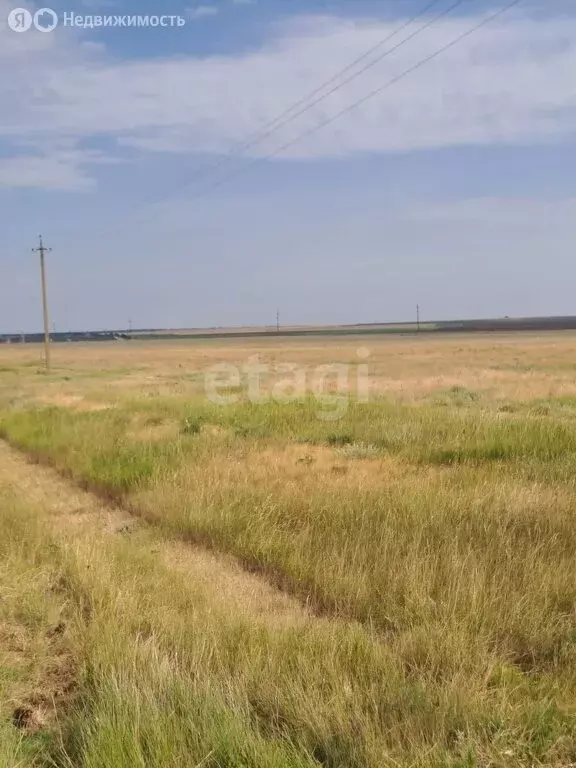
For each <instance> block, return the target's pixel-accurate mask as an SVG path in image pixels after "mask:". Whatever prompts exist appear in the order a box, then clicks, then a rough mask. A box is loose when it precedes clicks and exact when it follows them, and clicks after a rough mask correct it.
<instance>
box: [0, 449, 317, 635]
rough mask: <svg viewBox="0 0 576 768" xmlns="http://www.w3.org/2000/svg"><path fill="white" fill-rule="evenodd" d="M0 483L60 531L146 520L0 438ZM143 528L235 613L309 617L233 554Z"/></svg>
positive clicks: (119, 531)
mask: <svg viewBox="0 0 576 768" xmlns="http://www.w3.org/2000/svg"><path fill="white" fill-rule="evenodd" d="M2 489H6V490H9V491H11V492H13V493H14V494H15V496H16V497H17V498H18V499H19V500H20V501H23V502H24V503H25V502H26V501H29V502H31V503H33V504H34V505H37V506H39V507H40V508H42V509H43V510H44V511H45V513H46V515H47V516H48V517H49V519H50V520H51V522H52V523H53V525H54V527H55V528H56V529H57V530H58V531H59V532H60V533H61V534H62V535H74V532H75V531H78V530H79V529H81V530H85V529H90V528H94V527H95V528H97V529H98V530H100V531H101V532H105V533H108V534H110V535H111V536H116V535H126V534H129V533H130V531H131V530H132V529H134V528H135V527H144V526H145V523H143V522H142V521H141V520H140V519H139V518H135V517H133V516H130V515H129V513H127V512H126V510H124V509H121V508H118V507H113V506H111V505H107V504H105V503H103V502H102V501H101V500H100V499H98V498H97V497H96V496H94V495H93V494H91V493H89V492H87V491H83V490H81V489H79V488H78V487H77V486H75V485H74V484H73V483H72V482H70V481H68V480H66V479H64V478H63V477H61V476H60V475H59V474H58V473H57V472H56V471H55V470H53V469H50V468H49V467H45V466H41V465H38V464H33V463H31V462H29V461H28V460H27V459H26V457H25V456H24V455H22V454H21V453H19V452H18V451H16V450H15V449H13V448H11V447H10V446H9V445H8V444H7V443H6V442H4V441H2V440H0V490H2ZM148 530H149V532H150V534H151V535H152V536H154V537H155V538H156V541H155V547H154V549H155V551H156V552H157V553H158V557H159V558H161V560H162V562H163V563H164V565H165V566H167V567H169V568H171V569H173V570H175V571H178V572H179V573H180V574H182V576H183V577H185V578H187V579H193V580H194V581H196V582H201V583H206V584H209V585H210V588H211V589H210V592H211V593H212V594H213V595H214V599H215V601H219V602H220V603H223V604H225V605H226V606H227V607H229V609H230V610H231V611H234V612H235V613H236V614H240V615H245V616H246V617H249V618H251V619H253V620H257V621H261V622H264V623H266V624H273V625H278V624H282V623H289V624H291V625H294V624H297V623H303V622H308V621H312V620H314V617H313V616H312V615H311V614H310V613H309V612H308V611H307V610H306V608H305V607H304V606H303V605H302V604H301V603H299V602H298V601H297V600H295V599H294V598H292V597H290V596H289V595H287V594H285V593H283V592H280V591H279V590H277V589H275V588H274V587H272V586H271V585H270V584H268V583H267V582H266V581H264V580H263V579H261V578H259V577H258V576H257V575H255V574H251V573H247V572H246V571H244V570H243V569H242V568H241V567H240V566H239V565H238V564H237V563H236V561H235V560H233V559H232V558H230V557H226V556H225V555H218V554H215V553H213V552H209V551H207V550H204V549H201V548H198V547H193V546H189V545H187V544H181V543H179V542H167V541H166V540H165V539H164V538H163V537H162V536H161V534H160V533H158V532H155V531H154V530H153V529H152V528H151V527H150V528H148Z"/></svg>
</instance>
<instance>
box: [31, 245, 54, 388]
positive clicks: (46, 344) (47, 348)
mask: <svg viewBox="0 0 576 768" xmlns="http://www.w3.org/2000/svg"><path fill="white" fill-rule="evenodd" d="M38 239H39V241H40V245H39V246H38V248H32V253H39V254H40V275H41V277H42V312H43V315H44V363H45V365H46V371H47V372H48V373H49V372H50V322H49V319H48V295H47V292H46V267H45V265H44V255H45V254H46V253H51V251H52V248H45V247H44V243H43V242H42V235H39V238H38Z"/></svg>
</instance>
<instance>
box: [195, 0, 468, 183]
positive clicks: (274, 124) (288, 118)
mask: <svg viewBox="0 0 576 768" xmlns="http://www.w3.org/2000/svg"><path fill="white" fill-rule="evenodd" d="M439 2H441V0H431V2H429V3H427V5H426V6H424V8H422V9H421V10H420V11H419V12H418V13H416V14H414V15H413V16H411V17H410V18H409V19H407V20H406V21H404V22H403V23H402V24H401V25H400V26H399V27H397V28H396V29H395V30H394V31H393V32H391V33H390V34H389V35H387V36H386V37H385V38H383V39H382V40H379V41H378V42H377V43H376V45H373V46H371V47H370V48H369V49H368V50H367V51H365V52H364V53H363V54H362V55H360V56H358V57H357V58H356V59H354V61H351V62H350V63H349V64H347V65H346V66H345V67H344V68H343V69H341V70H339V71H338V72H336V73H335V74H334V75H333V76H332V77H330V78H329V79H328V80H326V81H325V82H323V83H322V84H321V85H319V86H318V87H317V88H315V89H314V90H312V91H310V93H308V94H307V95H306V96H303V97H302V98H301V99H299V100H298V101H296V102H294V104H292V105H291V106H289V107H287V109H285V110H284V111H283V112H281V113H280V114H279V115H277V116H276V117H274V118H272V120H270V121H268V122H267V123H265V125H263V126H262V127H261V128H260V129H259V130H258V131H257V132H256V133H253V134H252V135H250V136H248V137H247V138H246V139H244V140H243V141H242V142H240V143H239V144H236V145H234V146H233V147H232V148H231V149H230V150H228V152H226V153H225V154H224V155H222V156H221V157H220V158H218V159H217V160H216V161H215V162H213V163H209V164H207V165H206V166H205V167H203V168H200V169H199V171H198V172H197V173H196V174H194V178H192V179H191V180H190V181H188V182H187V183H186V186H185V187H184V188H187V187H188V186H189V185H190V183H192V182H193V181H195V180H196V179H197V178H200V179H201V178H203V176H204V175H205V174H206V173H210V172H212V171H216V170H218V169H219V168H221V167H222V166H223V165H224V164H225V163H226V162H227V161H228V160H230V159H233V158H234V157H236V156H237V155H241V154H243V153H244V152H245V150H247V149H250V148H251V147H253V146H255V145H256V144H259V143H260V142H261V141H263V140H264V139H267V138H268V137H269V136H271V135H272V134H273V133H276V131H277V130H279V129H280V128H283V127H284V126H285V125H288V124H289V123H291V122H293V121H294V120H296V118H298V117H300V116H301V115H303V114H304V113H305V112H307V111H308V110H309V109H312V107H315V106H316V105H317V104H319V103H320V102H322V101H324V99H326V98H328V96H331V95H332V94H333V93H335V92H336V91H338V90H340V88H343V87H344V86H345V85H348V84H349V83H351V82H352V81H353V80H355V79H356V78H357V77H359V76H360V75H362V74H363V73H364V72H366V71H367V70H368V69H370V68H371V67H373V66H375V65H376V64H378V63H379V62H380V61H382V60H383V59H384V58H386V57H387V56H389V55H390V54H392V53H394V52H395V51H396V50H397V49H398V48H400V47H401V46H402V45H404V44H405V43H407V42H409V41H410V40H411V39H412V38H413V37H415V36H416V35H417V34H419V33H420V32H423V31H424V30H425V29H427V28H428V27H429V26H431V24H433V23H435V21H437V20H438V19H440V18H442V16H445V15H446V14H447V13H449V12H450V11H452V10H453V9H454V8H455V7H456V6H458V5H461V4H462V3H463V2H465V0H457V2H456V3H455V4H454V5H453V6H452V7H450V8H449V9H448V10H447V11H444V12H443V13H441V14H440V15H439V16H438V17H435V19H434V20H432V21H431V22H428V23H427V24H425V25H424V26H423V27H421V28H419V29H418V30H417V31H416V32H415V33H412V34H411V35H409V37H407V38H406V39H405V40H403V41H401V42H400V43H398V45H395V46H394V47H393V48H391V49H390V50H388V51H385V52H384V53H383V54H382V55H381V56H379V57H378V58H377V59H375V60H374V61H372V62H370V63H368V64H367V65H366V66H364V67H363V68H362V69H360V70H359V71H358V72H356V73H355V74H353V75H352V76H351V77H349V78H347V79H346V80H345V81H344V82H342V83H340V84H339V85H336V86H335V87H333V88H332V89H331V90H329V91H328V92H327V93H325V94H323V95H320V96H319V94H321V93H322V91H323V90H324V89H325V88H328V87H329V86H331V85H332V84H333V83H336V82H337V81H338V80H339V79H340V78H341V77H342V76H343V75H345V74H346V73H348V72H350V71H351V70H352V69H354V67H355V66H356V65H358V64H361V63H362V62H363V61H364V60H365V59H367V58H369V57H370V56H371V55H372V54H373V53H375V52H376V51H378V50H379V49H380V48H382V46H384V45H386V43H388V42H390V40H393V39H394V38H395V37H396V36H397V35H399V34H400V33H401V32H403V31H404V30H405V29H407V28H408V27H410V26H412V24H414V23H415V22H416V21H418V19H420V18H422V16H425V15H426V14H427V13H428V11H430V10H431V9H432V8H433V7H434V6H435V5H438V3H439ZM315 97H317V98H315ZM311 99H314V101H312V102H311V103H309V102H310V100H311ZM299 108H301V109H300V110H299V111H298V112H296V114H292V113H293V112H294V111H295V110H298V109H299Z"/></svg>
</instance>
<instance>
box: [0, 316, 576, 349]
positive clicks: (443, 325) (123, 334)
mask: <svg viewBox="0 0 576 768" xmlns="http://www.w3.org/2000/svg"><path fill="white" fill-rule="evenodd" d="M568 330H576V316H568V317H523V318H510V317H506V318H499V319H492V320H454V321H449V322H448V321H446V322H444V321H440V322H433V323H423V324H422V325H421V326H420V328H418V326H417V325H416V323H413V324H410V323H406V324H402V325H399V324H386V325H381V326H377V325H375V324H371V325H355V326H342V327H340V328H339V327H332V328H306V329H289V330H288V329H287V330H285V331H284V330H282V329H280V331H276V330H253V331H252V330H246V331H240V332H238V331H233V330H222V331H221V332H220V331H216V332H215V331H207V332H202V331H197V332H193V333H192V332H191V333H185V332H184V333H183V332H181V331H180V332H172V331H169V330H166V331H153V330H144V331H141V330H139V331H134V332H129V331H86V332H68V333H52V334H50V338H51V340H52V341H54V342H88V341H130V340H136V341H162V340H164V341H168V340H172V341H183V340H185V339H198V340H201V339H245V338H263V337H270V336H287V337H297V336H351V335H361V336H368V335H369V336H376V335H395V336H398V335H408V334H410V335H411V334H415V333H422V334H424V333H426V334H430V333H490V332H504V331H509V332H510V331H568ZM43 341H44V335H43V334H41V333H26V334H0V344H18V343H26V344H34V343H41V342H43Z"/></svg>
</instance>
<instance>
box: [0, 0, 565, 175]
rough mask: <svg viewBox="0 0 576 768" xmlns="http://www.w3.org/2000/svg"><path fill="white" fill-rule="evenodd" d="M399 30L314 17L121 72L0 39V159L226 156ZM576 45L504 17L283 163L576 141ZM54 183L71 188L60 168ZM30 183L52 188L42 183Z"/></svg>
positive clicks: (419, 44)
mask: <svg viewBox="0 0 576 768" xmlns="http://www.w3.org/2000/svg"><path fill="white" fill-rule="evenodd" d="M4 7H7V2H6V0H0V17H2V15H3V11H4ZM217 12H218V8H217V7H216V6H212V5H206V6H197V7H196V8H194V9H191V10H190V13H193V14H195V15H196V18H202V17H203V16H206V17H207V16H211V15H214V14H215V13H217ZM477 21H478V17H476V16H469V17H460V18H457V19H456V18H455V19H445V20H443V21H442V22H438V23H437V24H435V25H434V26H433V27H431V28H430V29H429V30H428V31H427V32H426V33H425V34H422V35H421V36H417V37H416V38H414V39H413V40H412V41H411V42H410V43H409V44H408V45H406V46H403V47H402V48H400V49H399V50H398V51H397V52H396V53H395V54H394V55H393V56H390V58H388V59H386V61H383V62H382V63H381V64H379V65H378V66H376V67H374V68H373V69H371V70H370V71H368V72H366V73H365V74H364V75H363V76H362V77H360V78H358V79H357V80H356V81H355V82H354V83H351V84H350V85H348V86H346V87H345V88H343V89H342V90H341V91H339V92H337V93H335V94H334V95H333V96H331V97H330V98H328V99H326V101H324V102H322V103H321V104H318V105H317V106H315V107H314V108H313V109H311V110H310V111H309V112H307V113H306V114H305V115H303V116H302V117H301V118H299V119H298V120H296V121H295V123H294V124H293V125H290V126H287V127H285V128H283V129H281V130H280V131H278V132H277V133H276V134H274V136H272V137H270V138H269V139H268V140H267V141H265V142H262V143H260V144H257V145H255V146H254V147H253V148H251V149H250V152H249V154H251V155H252V156H262V155H265V154H267V153H268V152H270V151H271V150H274V149H275V148H277V147H279V146H281V145H282V144H284V143H286V142H288V141H290V140H291V139H292V138H294V137H295V136H297V135H299V134H301V133H303V132H304V131H306V130H307V129H308V128H310V127H312V126H314V125H316V124H317V123H319V122H322V121H323V120H325V119H326V118H327V117H329V116H331V115H333V114H335V113H336V112H338V111H339V110H340V109H341V108H342V107H344V106H346V105H348V104H350V103H352V102H353V101H355V100H357V99H359V98H360V97H362V96H363V95H364V94H367V93H369V92H370V91H372V90H373V89H374V88H376V87H378V86H380V85H381V84H382V83H385V82H387V81H388V80H390V79H391V78H393V77H394V76H395V75H396V74H397V73H399V72H402V71H403V70H404V69H406V68H408V67H410V66H411V65H413V64H414V63H415V62H417V61H418V60H420V59H422V58H423V57H425V56H427V55H429V54H430V53H432V52H433V51H435V50H437V49H438V48H440V47H441V46H443V45H445V44H446V43H447V42H448V41H450V40H452V39H453V38H455V37H457V36H458V35H460V34H462V32H463V31H464V30H466V29H469V28H470V27H472V26H473V25H474V23H477ZM390 30H391V27H390V26H389V24H388V23H386V22H379V21H366V20H364V21H362V22H354V21H351V20H349V19H346V20H345V19H341V18H334V17H320V18H309V17H305V18H304V19H300V20H294V21H292V22H291V23H290V24H289V25H288V26H285V27H283V28H280V31H279V32H278V28H277V27H275V33H274V34H275V37H272V38H271V39H270V40H269V42H268V43H266V44H265V45H263V46H262V47H261V49H260V50H255V51H252V52H250V53H248V54H247V53H245V52H244V53H242V55H240V54H238V55H235V54H228V55H225V56H224V55H221V56H212V57H210V58H198V57H194V56H178V57H175V58H173V59H171V58H167V59H153V60H150V61H146V60H138V61H119V60H118V59H117V58H113V57H112V56H108V54H107V53H106V51H105V50H103V49H98V48H94V47H92V46H91V45H90V44H88V43H87V42H86V41H84V40H83V38H82V36H81V35H78V34H77V33H76V30H73V31H72V32H71V33H70V34H68V33H69V31H68V30H58V31H57V32H55V33H54V34H53V35H30V36H26V35H20V36H18V35H14V34H11V33H9V32H2V31H0V34H1V35H2V46H3V47H0V63H1V64H2V66H4V67H5V68H6V69H7V70H9V71H11V72H12V73H13V75H12V78H11V79H10V81H9V82H8V81H6V82H5V83H4V82H3V81H2V82H0V103H2V104H3V105H4V114H5V115H6V119H3V121H2V125H1V126H0V139H1V140H2V142H3V145H4V154H5V153H6V147H8V150H9V145H10V142H17V141H20V142H21V141H22V139H23V138H25V139H27V140H28V141H29V142H31V143H33V142H34V141H40V140H44V139H45V138H46V137H47V136H48V137H52V138H53V139H54V140H57V141H58V142H60V145H61V142H62V141H64V140H66V141H68V142H69V143H70V146H71V147H72V148H74V146H76V148H79V147H81V146H83V145H84V144H83V142H85V141H86V140H90V139H91V138H92V137H94V136H98V137H106V138H108V139H111V140H112V143H111V146H112V147H113V149H111V150H109V152H111V153H112V154H113V155H114V156H120V157H121V156H123V154H124V153H125V150H124V149H123V147H126V146H131V147H133V148H137V149H139V150H141V151H143V152H146V151H148V152H149V151H154V152H179V153H188V152H190V153H192V152H193V153H221V152H223V151H224V152H225V151H227V150H228V149H229V148H230V147H231V146H232V145H234V144H235V143H236V142H238V141H242V140H244V139H245V138H246V136H250V135H252V134H253V133H254V132H257V131H258V130H259V129H260V127H261V126H262V125H265V124H266V123H268V122H269V121H271V120H273V119H274V117H275V116H276V115H278V114H280V113H282V112H283V111H284V110H285V109H286V107H288V106H289V105H291V104H293V103H294V102H296V101H298V100H300V99H301V98H302V96H303V95H304V94H306V93H307V92H308V91H309V90H311V89H312V88H313V87H315V86H316V85H318V84H320V83H322V82H323V81H324V80H326V79H328V78H329V77H331V76H332V75H333V74H334V73H335V72H336V71H338V70H339V69H341V68H342V67H344V66H345V65H346V64H347V63H348V62H349V61H350V60H352V59H354V58H356V57H357V56H358V55H360V54H361V53H363V52H364V51H366V50H367V49H368V48H369V47H370V46H373V45H374V44H375V43H376V42H377V41H378V40H380V39H383V38H384V37H385V36H386V35H387V34H389V32H390ZM575 41H576V18H574V17H563V18H560V17H549V18H539V19H537V20H536V19H532V18H529V17H526V16H520V15H516V16H509V17H507V19H506V21H505V22H502V23H500V24H492V25H490V26H487V27H484V28H483V29H482V30H480V31H479V32H477V33H476V34H475V35H473V36H471V37H469V38H467V40H466V41H465V42H463V43H462V44H461V45H459V46H457V47H455V48H453V49H451V50H450V52H449V53H447V54H446V55H445V56H443V57H441V58H438V59H436V60H434V61H433V62H431V63H430V64H428V65H427V66H425V67H422V68H421V69H420V70H418V71H417V72H414V73H413V74H412V75H411V76H409V77H407V78H406V79H405V80H402V82H401V83H399V84H398V85H397V86H395V87H393V88H391V89H390V90H388V91H386V92H385V93H382V94H381V95H380V96H379V97H378V98H375V99H373V100H370V101H367V102H366V103H365V104H363V105H362V106H361V107H360V108H358V109H355V110H354V111H352V112H350V113H348V114H347V115H346V116H345V117H343V118H342V119H340V120H338V121H336V122H335V123H333V124H332V125H330V126H329V127H328V128H326V129H325V130H323V131H321V132H319V133H318V134H316V135H315V136H314V137H311V138H309V139H306V140H305V141H302V142H299V143H298V144H296V145H295V146H294V147H292V148H291V149H290V151H289V153H284V154H283V155H282V156H283V157H298V158H304V159H314V158H318V157H344V156H350V155H353V154H357V153H382V152H399V151H401V152H406V151H413V150H419V149H433V148H441V147H448V146H463V145H488V144H509V145H514V144H515V145H521V144H530V143H532V144H533V143H542V142H555V141H559V140H563V139H565V138H568V137H570V136H572V135H574V132H575V131H576V93H575V92H574V89H573V87H572V83H573V73H574V71H576V42H575ZM5 43H6V45H4V44H5ZM191 86H193V87H191ZM74 142H76V145H74ZM114 147H115V148H114ZM19 162H22V161H21V160H20V161H19ZM67 162H69V163H76V164H78V168H80V169H82V168H85V167H86V162H89V159H87V158H86V156H85V155H84V154H83V153H82V152H78V153H77V154H76V155H73V156H70V157H69V159H68V161H67ZM43 167H44V168H46V167H47V166H43ZM50 167H52V166H50ZM54 172H55V174H56V176H57V179H61V178H62V174H61V163H56V166H54ZM79 173H80V176H81V177H83V173H84V172H83V171H81V170H80V171H79ZM25 177H26V178H28V179H29V180H30V183H31V182H32V181H34V179H35V178H37V179H38V184H45V183H46V174H45V173H44V172H43V173H41V174H38V176H34V175H33V174H30V173H28V172H27V173H26V174H25ZM10 178H13V173H12V166H10V167H9V168H7V169H6V168H5V173H4V179H5V183H6V179H10ZM60 183H61V181H58V184H60ZM71 183H78V178H76V179H72V178H71Z"/></svg>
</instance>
